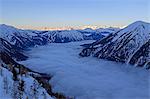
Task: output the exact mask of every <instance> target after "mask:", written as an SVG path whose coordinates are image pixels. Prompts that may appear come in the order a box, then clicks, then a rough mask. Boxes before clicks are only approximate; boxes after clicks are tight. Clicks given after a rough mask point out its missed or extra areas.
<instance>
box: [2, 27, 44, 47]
mask: <svg viewBox="0 0 150 99" xmlns="http://www.w3.org/2000/svg"><path fill="white" fill-rule="evenodd" d="M39 33H40V31H31V30H21V29H17V28H15V27H12V26H7V25H4V24H2V25H0V38H3V39H5V40H6V41H8V42H9V43H11V44H12V45H15V46H17V47H20V48H23V49H24V48H27V47H32V46H35V45H43V44H46V39H45V38H43V37H41V36H40V35H39Z"/></svg>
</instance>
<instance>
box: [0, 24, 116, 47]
mask: <svg viewBox="0 0 150 99" xmlns="http://www.w3.org/2000/svg"><path fill="white" fill-rule="evenodd" d="M102 30H103V31H105V30H106V29H102ZM103 31H99V32H98V30H92V29H90V31H89V29H88V30H87V29H85V30H59V31H57V30H56V31H36V30H22V29H17V28H15V27H13V26H8V25H5V24H1V25H0V38H2V39H4V40H6V41H8V42H9V43H10V44H12V45H15V46H17V47H20V48H23V49H25V48H28V47H33V46H35V45H45V44H47V43H67V42H71V41H81V40H87V39H88V40H93V39H101V38H102V37H104V35H103V33H104V32H103ZM113 32H114V30H113ZM107 33H108V34H110V33H112V31H110V30H109V31H107Z"/></svg>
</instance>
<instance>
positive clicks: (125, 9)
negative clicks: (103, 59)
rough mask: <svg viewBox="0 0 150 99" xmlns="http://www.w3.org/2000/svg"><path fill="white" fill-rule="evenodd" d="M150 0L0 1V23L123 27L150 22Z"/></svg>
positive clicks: (40, 25) (39, 25) (38, 25)
mask: <svg viewBox="0 0 150 99" xmlns="http://www.w3.org/2000/svg"><path fill="white" fill-rule="evenodd" d="M149 6H150V2H149V0H0V23H4V24H9V25H14V26H31V27H64V26H71V27H74V26H84V25H97V26H123V25H127V24H129V23H132V22H134V21H137V20H143V21H150V20H149V17H150V14H149V13H148V12H150V11H149V10H150V7H149Z"/></svg>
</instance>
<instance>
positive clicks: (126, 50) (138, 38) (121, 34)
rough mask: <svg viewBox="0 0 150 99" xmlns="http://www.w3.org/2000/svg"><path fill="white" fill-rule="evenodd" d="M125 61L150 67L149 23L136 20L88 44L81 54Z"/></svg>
mask: <svg viewBox="0 0 150 99" xmlns="http://www.w3.org/2000/svg"><path fill="white" fill-rule="evenodd" d="M91 54H92V55H93V56H95V57H98V58H103V59H108V60H112V61H117V62H126V63H130V64H134V65H136V66H145V67H147V68H150V23H146V22H142V21H137V22H134V23H132V24H130V25H129V26H127V27H125V28H124V29H121V30H119V31H118V32H116V33H113V34H110V35H109V36H107V37H105V38H103V39H101V40H98V41H96V42H94V43H92V44H89V47H88V48H85V49H83V50H82V52H81V53H80V55H81V56H89V55H91Z"/></svg>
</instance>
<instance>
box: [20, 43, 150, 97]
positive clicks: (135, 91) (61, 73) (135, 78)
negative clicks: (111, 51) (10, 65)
mask: <svg viewBox="0 0 150 99" xmlns="http://www.w3.org/2000/svg"><path fill="white" fill-rule="evenodd" d="M88 42H89V43H91V42H93V41H80V42H71V43H63V44H60V43H51V44H49V45H47V46H41V47H37V48H33V49H32V50H31V51H29V52H28V54H29V56H30V58H29V59H28V60H26V61H22V62H21V63H23V64H24V65H26V66H27V67H29V68H31V69H32V70H35V71H40V72H43V73H48V74H50V75H53V77H52V79H51V80H50V84H52V89H53V91H54V92H61V93H63V94H64V95H65V96H73V97H75V98H76V99H131V98H132V99H148V98H149V97H150V96H149V93H148V90H149V84H150V83H149V77H150V74H149V71H147V70H144V69H141V68H133V67H132V66H130V65H123V64H119V63H118V64H117V63H113V62H110V61H104V60H98V59H96V58H92V57H85V58H82V57H80V56H78V53H79V52H80V51H81V49H82V47H81V46H80V45H81V44H84V43H88Z"/></svg>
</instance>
